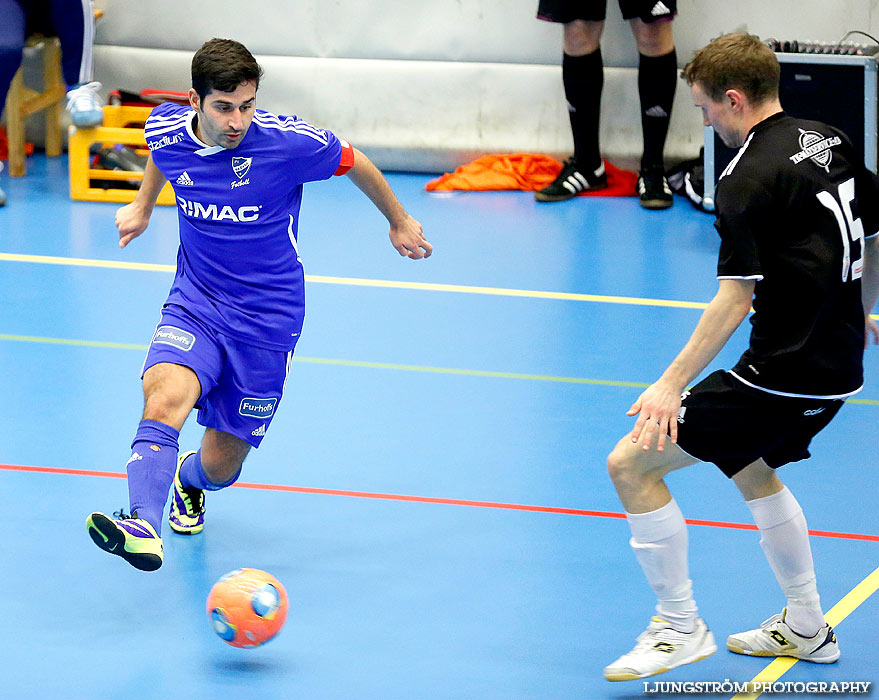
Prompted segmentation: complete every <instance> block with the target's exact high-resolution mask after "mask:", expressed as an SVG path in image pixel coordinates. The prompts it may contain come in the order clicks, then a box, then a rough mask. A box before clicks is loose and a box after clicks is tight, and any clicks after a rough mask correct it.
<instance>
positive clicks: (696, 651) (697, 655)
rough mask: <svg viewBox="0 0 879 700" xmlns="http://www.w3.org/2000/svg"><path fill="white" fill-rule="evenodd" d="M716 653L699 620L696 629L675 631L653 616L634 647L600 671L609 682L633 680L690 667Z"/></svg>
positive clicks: (711, 635) (711, 637) (669, 624)
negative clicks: (602, 671) (681, 667)
mask: <svg viewBox="0 0 879 700" xmlns="http://www.w3.org/2000/svg"><path fill="white" fill-rule="evenodd" d="M715 651H717V645H716V644H715V643H714V635H713V634H711V630H709V629H708V626H707V625H706V624H705V620H703V619H702V618H701V617H697V618H696V629H694V630H693V631H692V632H678V631H677V630H676V629H675V628H674V627H672V626H671V623H669V622H668V621H666V620H663V619H661V618H659V617H654V618H652V619H651V620H650V625H648V627H647V629H646V630H645V631H644V632H642V633H641V635H640V636H639V637H638V641H637V643H636V644H635V648H634V649H632V651H630V652H629V653H628V654H623V655H622V656H621V657H620V658H618V659H617V660H616V661H614V662H613V663H612V664H611V665H610V666H606V667H605V669H604V677H605V678H607V680H609V681H633V680H637V679H638V678H647V677H648V676H655V675H656V674H657V673H665V672H666V671H670V670H671V669H673V668H677V667H678V666H683V665H685V664H691V663H694V662H696V661H699V660H700V659H704V658H705V657H707V656H711V655H712V654H713V653H714V652H715Z"/></svg>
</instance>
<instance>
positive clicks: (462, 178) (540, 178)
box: [425, 153, 638, 197]
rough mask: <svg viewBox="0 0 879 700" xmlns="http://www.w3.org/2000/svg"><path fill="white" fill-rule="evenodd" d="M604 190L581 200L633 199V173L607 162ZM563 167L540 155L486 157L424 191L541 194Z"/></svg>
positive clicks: (524, 154) (459, 169) (443, 177)
mask: <svg viewBox="0 0 879 700" xmlns="http://www.w3.org/2000/svg"><path fill="white" fill-rule="evenodd" d="M604 167H605V169H606V171H607V188H606V189H603V190H597V191H595V192H583V193H581V195H580V196H601V197H629V196H634V195H635V183H636V182H637V180H638V175H637V174H636V173H633V172H630V171H628V170H620V169H619V168H617V167H615V166H613V165H611V164H610V163H608V162H607V161H605V162H604ZM561 170H562V164H561V163H559V162H558V161H557V160H556V159H555V158H551V157H550V156H545V155H541V154H539V153H508V154H503V155H495V154H491V155H487V156H482V157H481V158H477V159H476V160H474V161H473V162H472V163H467V164H466V165H462V166H461V167H460V168H458V169H457V170H455V172H453V173H446V174H445V175H443V176H442V177H439V178H437V179H436V180H431V181H430V182H429V183H427V186H426V187H425V189H427V190H472V191H477V190H478V191H487V190H526V191H533V190H540V189H543V188H544V187H546V186H547V185H549V184H550V183H551V182H552V181H553V180H555V179H556V176H558V174H559V173H560V172H561Z"/></svg>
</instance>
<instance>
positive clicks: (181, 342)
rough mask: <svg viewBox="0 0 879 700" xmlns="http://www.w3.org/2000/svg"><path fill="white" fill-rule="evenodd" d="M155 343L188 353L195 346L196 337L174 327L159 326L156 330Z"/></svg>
mask: <svg viewBox="0 0 879 700" xmlns="http://www.w3.org/2000/svg"><path fill="white" fill-rule="evenodd" d="M153 342H154V343H163V344H165V345H171V346H173V347H175V348H179V349H180V350H185V351H187V352H188V351H190V350H192V346H193V345H195V336H194V335H193V334H192V333H190V332H189V331H184V330H181V329H180V328H175V327H174V326H159V327H158V328H156V334H155V335H154V336H153Z"/></svg>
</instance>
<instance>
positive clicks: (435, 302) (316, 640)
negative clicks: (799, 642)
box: [0, 156, 879, 700]
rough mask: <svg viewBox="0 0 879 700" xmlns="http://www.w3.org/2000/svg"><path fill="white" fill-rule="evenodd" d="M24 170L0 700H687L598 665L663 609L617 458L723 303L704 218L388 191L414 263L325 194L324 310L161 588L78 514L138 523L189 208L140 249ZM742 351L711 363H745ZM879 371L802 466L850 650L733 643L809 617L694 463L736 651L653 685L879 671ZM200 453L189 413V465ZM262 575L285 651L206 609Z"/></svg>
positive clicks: (0, 511)
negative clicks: (617, 478)
mask: <svg viewBox="0 0 879 700" xmlns="http://www.w3.org/2000/svg"><path fill="white" fill-rule="evenodd" d="M29 168H30V172H29V174H28V176H27V177H26V178H24V179H18V180H11V179H10V178H8V176H7V174H6V173H5V172H4V174H3V175H2V176H0V187H3V188H4V189H5V190H6V191H7V194H8V197H9V203H8V205H7V206H6V207H5V208H2V209H0V296H2V299H3V300H4V303H3V310H2V313H0V392H2V393H0V396H2V401H0V438H2V439H0V551H2V553H3V556H2V561H3V576H2V579H0V620H3V621H4V622H5V630H4V632H3V633H2V634H0V659H2V661H0V664H2V667H3V673H2V680H0V698H10V699H18V698H25V697H29V698H34V699H37V700H42V699H46V700H123V699H125V700H128V699H130V698H137V700H159V699H160V698H161V699H165V698H183V697H186V698H214V699H216V700H226V699H229V700H231V699H233V698H234V699H240V698H245V699H247V698H267V699H268V698H278V699H287V698H301V699H303V700H336V699H339V700H342V699H344V700H355V699H356V700H574V699H592V698H618V699H629V698H638V697H657V696H659V695H661V694H657V693H651V692H650V691H649V689H645V686H644V684H643V683H642V682H640V681H636V682H629V683H608V682H606V681H605V680H604V679H603V677H602V675H601V671H602V668H603V667H604V666H605V665H606V664H607V663H609V662H610V661H612V660H614V659H615V658H616V657H617V656H618V655H619V654H621V653H623V652H625V651H628V650H629V648H630V647H631V646H632V644H633V643H634V639H635V637H636V636H637V635H638V634H639V633H640V632H641V631H643V629H644V627H645V626H646V624H647V622H648V619H649V617H650V615H651V613H652V610H653V604H654V603H653V598H652V594H651V592H650V590H649V588H648V587H647V584H646V583H645V582H644V580H643V577H642V575H641V572H640V569H639V568H638V566H637V563H636V561H635V559H634V556H633V555H632V552H631V550H630V548H629V546H628V538H629V531H628V527H627V525H626V523H625V521H624V520H623V519H622V517H621V507H620V505H619V502H618V501H617V499H616V496H615V493H614V490H613V488H612V486H611V484H610V481H609V480H608V478H607V474H606V469H605V458H606V455H607V453H608V452H609V451H610V450H611V448H612V447H613V445H614V444H615V442H616V440H617V439H618V438H619V437H621V436H622V435H623V434H624V433H625V432H626V431H627V430H629V429H630V427H631V419H629V418H627V417H626V415H625V411H626V410H627V409H628V408H629V406H630V405H631V403H632V401H633V400H634V399H635V398H636V397H637V395H638V394H639V393H640V391H641V390H642V388H643V387H644V386H646V385H647V384H649V383H650V382H651V381H653V380H654V379H655V378H656V377H657V376H658V375H659V374H660V373H661V372H662V370H663V369H664V368H665V366H666V365H667V364H668V362H670V361H671V360H672V359H673V357H674V356H675V354H676V353H677V352H678V350H679V349H680V348H681V347H682V345H683V343H684V342H685V341H686V339H687V338H688V337H689V334H690V332H691V331H692V329H693V328H694V327H695V324H696V322H697V320H698V318H699V313H700V307H699V305H700V304H704V303H705V302H707V301H708V300H710V299H711V297H712V296H713V294H714V292H715V290H716V286H717V282H716V279H715V256H716V253H717V245H718V239H717V236H716V233H715V232H714V229H713V226H712V217H711V216H709V215H706V214H702V213H699V212H697V211H696V210H694V209H693V208H692V207H691V206H690V205H689V204H688V203H687V202H686V201H684V200H682V199H679V200H678V201H677V202H676V204H675V206H674V207H673V208H672V209H671V210H669V211H666V212H647V211H644V210H642V209H641V208H640V207H639V206H638V204H637V201H636V200H635V199H631V198H622V199H613V198H579V199H577V200H574V201H571V202H565V203H560V204H553V205H547V204H538V203H536V202H535V201H534V199H533V196H532V195H531V194H529V193H520V192H514V193H467V194H454V195H451V196H435V195H430V194H428V193H426V192H425V191H424V185H425V184H426V182H427V181H428V180H429V179H430V178H428V177H427V176H423V175H407V174H391V175H390V176H389V180H390V182H391V184H392V186H393V187H394V189H395V191H396V192H397V194H398V196H399V198H400V199H401V201H402V202H403V203H404V205H405V206H406V207H407V209H408V210H409V211H410V213H411V214H412V215H413V216H415V218H417V219H418V220H420V221H421V222H422V224H423V225H424V230H425V233H426V235H427V238H428V240H430V242H431V243H432V244H433V245H434V246H435V250H434V255H433V257H432V258H430V259H429V260H422V261H411V260H407V259H404V258H400V257H399V255H398V254H397V253H396V252H395V251H394V250H393V249H392V247H391V246H390V244H389V242H388V238H387V226H386V224H385V222H384V219H383V218H382V216H381V215H380V214H379V213H378V212H377V211H375V210H374V209H373V208H372V206H371V204H370V203H369V201H368V200H367V199H366V198H365V197H364V196H363V195H362V194H360V192H359V191H357V189H356V188H355V187H354V186H353V185H352V184H351V183H350V182H349V181H348V180H347V178H337V179H334V180H332V181H329V182H326V183H319V184H312V185H309V186H307V187H306V193H305V198H304V205H303V210H302V220H301V225H300V252H301V255H302V258H303V260H304V262H305V267H306V273H307V274H308V275H309V277H308V285H307V294H308V316H307V319H306V323H305V329H304V332H303V336H302V339H301V341H300V343H299V345H298V347H297V350H296V358H295V361H294V364H293V369H292V371H291V375H290V379H289V381H288V384H287V392H286V395H285V397H284V400H283V402H282V404H281V405H280V408H279V411H278V414H277V418H276V419H275V421H274V423H273V424H272V429H271V431H270V432H269V434H268V436H267V437H266V439H265V440H264V442H263V445H262V447H261V448H260V449H259V450H257V451H254V452H253V453H252V454H251V455H250V456H249V457H248V459H247V462H246V463H245V468H244V473H243V476H242V483H240V484H238V485H237V487H236V488H233V489H229V490H226V491H223V492H219V493H211V494H208V499H207V524H206V527H205V531H204V533H203V534H202V535H199V536H195V537H191V538H185V537H179V536H176V535H174V534H173V533H170V531H169V528H167V527H166V528H165V533H164V534H165V537H164V543H165V563H164V565H163V567H162V568H161V569H160V570H158V571H157V572H155V573H143V572H139V571H136V570H134V569H132V568H130V567H129V566H127V565H126V564H125V563H124V562H123V561H122V560H121V559H119V558H117V557H111V556H108V555H106V554H104V553H103V552H101V551H99V550H98V549H97V548H96V547H95V546H94V545H93V544H92V542H91V540H90V538H89V537H88V536H87V534H86V531H85V526H84V520H85V517H86V516H87V515H88V513H90V512H91V511H93V510H102V511H104V512H111V511H113V510H116V509H118V508H120V507H121V506H125V507H127V488H126V483H125V480H124V475H125V462H126V460H127V459H128V456H129V454H130V452H129V444H130V441H131V438H132V436H133V433H134V429H135V427H136V425H137V422H138V420H139V418H140V411H141V408H142V394H141V389H140V381H139V371H140V367H141V363H142V361H143V357H144V354H145V349H146V345H147V343H148V342H149V340H150V338H151V335H152V331H153V328H154V326H155V324H156V322H157V320H158V313H159V309H160V307H161V304H162V302H163V301H164V298H165V295H166V293H167V290H168V287H169V285H170V283H171V280H172V276H173V273H172V272H171V270H172V266H173V265H174V262H175V252H176V245H177V235H176V213H175V211H174V210H173V209H171V208H159V209H157V211H156V213H155V214H154V216H153V219H152V223H151V226H150V228H149V229H148V231H147V233H146V234H144V235H143V236H142V237H141V238H140V239H138V240H136V241H134V242H133V243H132V244H131V245H130V246H129V247H128V248H127V249H125V250H120V249H119V248H118V246H117V240H118V238H117V234H116V231H115V228H114V225H113V218H114V213H115V210H116V208H117V205H111V204H98V203H83V202H77V203H74V202H71V201H70V200H69V198H68V196H67V173H66V162H65V161H64V159H53V160H47V159H45V158H44V157H39V156H38V157H35V158H33V159H31V161H30V162H29ZM746 325H747V324H746ZM747 330H748V329H747V327H743V328H741V329H740V330H739V331H738V332H737V333H736V335H735V336H734V337H733V339H732V340H731V342H730V344H729V345H728V347H727V348H726V349H725V350H724V351H723V352H722V353H721V355H720V357H719V358H718V359H717V360H716V361H715V363H713V365H712V367H720V366H726V367H729V366H731V364H732V363H734V362H735V360H736V358H737V357H738V355H739V353H740V352H741V351H742V350H743V349H744V347H745V344H746V342H747ZM866 373H867V374H866V376H867V383H866V387H865V389H864V391H863V392H862V393H861V394H859V395H858V396H857V397H856V398H855V399H854V400H852V401H850V402H849V403H848V405H847V406H846V407H844V408H843V410H842V412H841V413H840V415H839V416H838V418H837V419H836V420H834V422H833V423H832V424H831V425H830V426H829V427H828V428H827V429H826V430H825V431H824V433H822V434H821V435H820V436H819V437H818V438H817V439H816V440H815V442H814V443H813V450H812V453H813V457H812V459H811V460H809V461H808V462H805V463H800V464H797V465H790V466H788V467H786V468H785V469H783V470H782V473H781V476H782V478H783V479H784V480H785V482H786V483H787V484H788V485H789V486H790V488H791V490H792V491H793V492H794V493H795V494H796V496H797V498H798V499H799V501H800V502H801V504H802V505H803V508H804V510H805V512H806V516H807V519H808V522H809V526H810V528H811V529H812V530H813V535H814V537H813V548H814V555H815V561H816V568H817V571H818V577H819V590H820V592H821V595H822V601H823V603H824V607H825V611H831V609H832V615H833V619H834V620H835V621H837V623H838V624H837V633H838V637H839V641H840V646H841V649H842V658H841V660H840V661H839V662H838V663H837V664H834V665H832V666H816V665H810V664H807V663H803V662H800V663H796V664H794V665H793V666H792V667H791V668H790V669H789V670H788V671H787V672H786V673H784V675H783V676H782V675H780V674H781V673H782V672H783V669H782V670H779V667H778V666H777V665H772V666H770V663H769V661H768V660H765V659H756V658H746V657H741V656H737V655H735V654H731V653H729V652H727V651H726V649H725V644H724V641H725V639H726V636H727V635H728V634H730V633H733V632H739V631H742V630H744V629H748V628H751V627H755V626H757V625H759V623H760V622H761V621H762V620H764V619H765V618H767V617H769V616H771V615H772V614H774V613H776V612H778V611H780V609H781V607H782V605H783V604H784V601H783V598H782V595H781V593H780V591H779V589H778V586H777V584H776V582H775V579H774V577H773V575H772V572H771V571H770V569H769V566H768V564H767V563H766V561H765V559H764V557H763V553H762V550H761V549H760V547H759V545H758V535H757V533H756V532H755V531H754V530H753V529H749V527H739V525H740V524H744V525H746V526H750V523H751V520H750V516H749V513H748V510H747V508H746V506H745V505H744V503H743V502H742V501H741V499H740V497H739V496H738V493H737V491H736V490H735V489H734V487H733V485H732V484H731V483H730V482H728V481H727V480H726V479H725V478H724V477H723V476H722V475H721V474H720V473H719V472H718V471H717V470H716V469H715V468H714V467H712V466H711V465H697V466H695V467H692V468H690V469H686V470H682V471H681V472H678V473H675V474H673V475H672V476H671V477H670V479H669V485H670V487H671V489H672V492H673V493H674V495H675V497H676V498H677V500H678V502H679V503H680V505H681V508H682V510H683V511H684V514H685V516H686V517H687V518H688V519H691V520H692V521H695V522H693V524H691V527H690V542H691V575H692V578H693V580H694V586H695V592H696V597H697V601H698V603H699V605H700V609H701V611H702V614H703V616H704V617H705V618H706V620H707V621H708V623H709V625H710V626H711V627H712V629H713V631H714V634H715V636H716V638H717V640H718V643H719V646H720V649H719V650H718V652H717V653H716V654H715V655H713V656H712V657H710V658H708V659H706V660H704V661H701V662H699V663H698V664H694V665H691V666H686V667H683V668H680V669H676V670H674V671H672V672H670V673H668V674H665V675H664V676H659V677H657V678H655V679H653V680H657V681H659V680H661V681H718V682H720V681H724V680H725V679H728V680H730V681H735V682H745V681H749V680H751V679H752V678H754V677H756V676H757V675H758V674H761V673H766V674H768V676H767V675H764V676H761V677H762V678H767V677H769V678H770V679H773V678H780V679H781V680H783V681H804V682H805V681H825V682H828V683H830V682H836V683H841V682H852V681H875V680H877V675H879V674H877V658H879V637H877V632H876V630H877V622H879V596H876V595H872V593H873V591H875V589H876V588H877V587H879V572H876V569H877V565H879V508H877V505H879V504H877V493H879V488H877V486H879V473H877V468H876V467H877V462H876V456H875V455H876V449H875V445H876V425H877V423H879V351H877V349H876V348H871V349H870V351H869V352H868V355H867V360H866ZM200 434H201V431H200V429H199V427H198V425H197V424H196V423H195V420H194V418H192V419H190V421H189V423H187V425H186V426H185V427H184V430H183V433H182V435H181V447H182V448H183V449H193V446H195V445H197V444H198V440H199V439H200ZM239 567H256V568H261V569H265V570H267V571H270V572H271V573H273V574H274V575H275V576H277V577H278V578H279V579H280V580H281V581H282V583H283V584H284V585H285V587H286V589H287V591H288V593H289V596H290V606H291V607H290V614H289V617H288V621H287V624H286V626H285V628H284V629H283V630H282V632H281V634H280V635H279V636H278V637H277V639H275V640H273V641H272V642H270V643H269V644H267V645H266V646H264V647H262V648H259V649H255V650H249V651H245V650H239V649H233V648H231V647H228V646H226V645H224V644H223V643H222V642H221V641H220V640H219V639H218V638H217V637H216V636H215V635H214V633H213V631H212V630H211V628H210V626H209V624H208V620H207V617H206V615H205V610H204V608H205V599H206V596H207V593H208V591H209V589H210V587H211V585H212V584H213V582H214V581H215V580H216V579H217V578H218V577H219V576H221V575H222V574H224V573H226V572H227V571H229V570H232V569H235V568H239ZM859 584H862V585H860V587H859ZM853 591H854V593H853ZM714 697H730V695H727V696H724V695H715V696H714ZM767 697H769V695H767Z"/></svg>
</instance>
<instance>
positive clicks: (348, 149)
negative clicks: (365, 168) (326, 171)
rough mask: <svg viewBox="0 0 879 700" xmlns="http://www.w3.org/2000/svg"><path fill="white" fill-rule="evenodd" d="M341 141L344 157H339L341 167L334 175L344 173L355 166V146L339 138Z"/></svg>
mask: <svg viewBox="0 0 879 700" xmlns="http://www.w3.org/2000/svg"><path fill="white" fill-rule="evenodd" d="M339 143H341V144H342V157H341V158H339V169H338V170H336V172H334V173H333V175H344V174H345V173H347V172H348V171H349V170H351V168H353V167H354V146H352V145H351V144H350V143H348V142H347V141H345V140H344V139H339Z"/></svg>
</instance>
